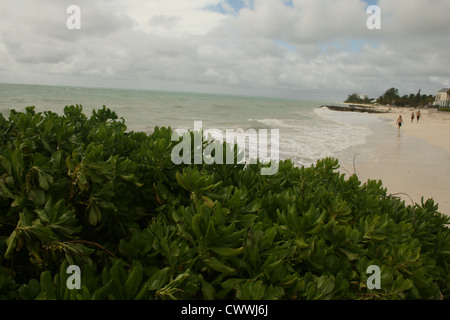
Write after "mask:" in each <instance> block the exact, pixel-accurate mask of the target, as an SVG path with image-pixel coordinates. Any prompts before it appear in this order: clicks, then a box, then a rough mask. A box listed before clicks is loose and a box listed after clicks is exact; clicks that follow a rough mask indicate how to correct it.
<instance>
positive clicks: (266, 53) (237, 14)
mask: <svg viewBox="0 0 450 320" xmlns="http://www.w3.org/2000/svg"><path fill="white" fill-rule="evenodd" d="M70 5H78V6H79V7H80V9H81V29H80V30H69V29H68V28H67V26H66V20H67V19H68V18H69V16H70V14H67V12H66V11H67V7H68V6H70ZM369 5H378V6H379V8H380V9H381V29H380V30H376V29H375V30H370V29H368V28H367V23H366V22H367V20H368V19H369V17H370V16H371V14H370V13H367V8H368V7H369ZM449 29H450V1H449V0H378V1H374V0H372V1H363V0H68V1H67V0H1V1H0V82H7V83H32V84H49V85H75V86H90V87H113V88H136V89H153V90H171V91H196V92H215V93H230V94H244V95H264V96H276V97H289V98H301V99H318V100H324V99H333V100H342V99H345V98H346V97H347V95H348V94H350V93H353V92H358V93H365V94H367V95H369V96H370V97H378V96H379V95H380V94H382V93H384V91H386V89H389V88H391V87H396V88H398V89H399V90H400V94H401V95H403V94H409V93H416V92H417V91H418V90H419V89H421V90H422V93H427V94H435V92H436V91H437V90H439V89H441V88H443V87H450V30H449Z"/></svg>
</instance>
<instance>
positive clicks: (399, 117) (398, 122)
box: [397, 115, 403, 132]
mask: <svg viewBox="0 0 450 320" xmlns="http://www.w3.org/2000/svg"><path fill="white" fill-rule="evenodd" d="M402 124H403V119H402V116H401V115H400V116H398V119H397V125H398V132H400V128H401V126H402Z"/></svg>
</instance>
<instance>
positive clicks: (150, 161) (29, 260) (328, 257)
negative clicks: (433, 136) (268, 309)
mask: <svg viewBox="0 0 450 320" xmlns="http://www.w3.org/2000/svg"><path fill="white" fill-rule="evenodd" d="M172 133H173V131H172V130H171V128H165V127H155V128H154V130H153V132H152V133H151V134H147V133H144V132H134V131H129V130H127V126H126V124H125V121H124V119H120V118H119V117H118V115H117V114H116V113H115V112H113V111H111V110H110V109H108V108H106V107H103V108H102V109H99V110H94V111H93V113H92V115H91V116H87V115H85V114H84V113H83V110H82V107H81V106H78V105H77V106H68V107H66V108H64V113H63V114H62V115H58V114H56V113H54V112H50V111H47V112H43V113H41V112H36V111H35V109H34V108H33V107H28V108H26V110H25V111H24V112H17V111H15V110H11V112H10V114H9V117H8V118H5V117H4V116H3V115H1V114H0V298H1V299H9V300H33V299H41V300H44V299H45V300H48V299H51V300H63V299H73V300H105V299H122V300H131V299H147V300H170V299H181V300H185V299H189V300H222V299H227V300H233V299H236V300H252V299H256V300H270V299H286V300H287V299H289V300H293V299H301V300H313V299H314V300H327V299H341V300H366V299H450V230H449V229H448V227H447V226H448V224H449V223H450V218H449V217H447V216H445V215H443V214H442V213H440V212H439V207H438V204H436V203H435V202H434V200H433V199H422V201H421V202H420V203H415V204H413V203H411V204H407V203H405V201H402V200H401V199H399V198H396V197H394V196H393V195H390V194H388V193H387V190H386V188H384V187H383V184H382V182H381V181H375V180H369V181H366V182H362V181H360V180H359V179H358V176H357V175H356V174H353V175H349V176H345V175H344V174H341V173H340V172H339V171H338V168H339V163H338V161H337V160H336V159H332V158H327V159H321V160H319V161H317V163H315V164H314V165H311V166H310V167H296V166H294V164H293V162H292V161H290V160H282V161H280V163H279V170H278V172H277V173H276V174H274V175H266V176H264V175H261V168H262V166H263V164H261V163H259V162H258V163H256V164H253V165H246V164H239V163H238V161H234V162H233V163H234V164H218V163H213V164H209V165H208V164H206V163H204V162H203V163H201V164H195V163H193V164H183V163H182V164H179V165H175V164H174V163H173V162H172V160H171V152H172V149H173V148H174V147H175V145H176V144H178V143H179V141H172V139H171V138H172ZM210 143H212V142H211V141H203V142H202V147H204V148H205V147H206V146H207V145H208V144H210ZM227 147H229V146H227V145H226V143H224V148H227ZM224 150H226V149H224ZM193 153H194V152H192V154H193ZM235 157H237V154H235ZM74 265H75V266H79V268H80V281H81V283H80V289H76V288H73V287H71V286H68V285H67V280H68V279H69V277H70V276H71V274H70V273H68V272H67V270H68V269H69V267H70V266H74ZM369 266H378V267H379V270H380V273H379V274H380V286H379V288H380V289H370V288H369V287H368V285H367V282H368V278H369V277H370V274H368V273H367V270H368V267H369Z"/></svg>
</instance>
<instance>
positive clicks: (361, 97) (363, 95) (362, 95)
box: [359, 94, 367, 100]
mask: <svg viewBox="0 0 450 320" xmlns="http://www.w3.org/2000/svg"><path fill="white" fill-rule="evenodd" d="M359 98H360V99H362V100H365V99H366V98H367V95H365V94H360V95H359Z"/></svg>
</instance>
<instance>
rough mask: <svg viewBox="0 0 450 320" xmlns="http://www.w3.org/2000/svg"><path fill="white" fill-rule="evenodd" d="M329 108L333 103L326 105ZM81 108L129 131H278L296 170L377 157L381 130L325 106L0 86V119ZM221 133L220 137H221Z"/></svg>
mask: <svg viewBox="0 0 450 320" xmlns="http://www.w3.org/2000/svg"><path fill="white" fill-rule="evenodd" d="M331 103H333V102H331ZM75 104H81V105H82V106H83V110H84V112H85V113H86V114H88V115H90V114H91V112H92V110H93V109H98V108H101V107H102V106H103V105H106V106H107V107H108V108H110V109H112V110H114V111H115V112H116V113H117V114H118V115H119V117H123V118H124V119H125V121H126V124H127V126H128V129H129V130H134V131H145V132H148V133H150V132H152V130H153V128H154V127H155V126H160V127H161V126H170V127H172V128H173V129H193V128H194V121H202V124H203V129H204V130H208V129H219V130H223V131H224V130H225V129H238V128H240V129H243V130H247V129H250V128H252V129H255V130H258V129H268V130H270V129H279V130H280V142H279V148H280V149H279V151H280V159H292V160H293V161H294V163H295V164H296V165H299V166H301V165H307V166H309V165H310V164H313V163H315V162H316V161H317V160H318V159H321V158H324V157H328V156H331V157H335V158H339V159H340V160H341V161H343V162H351V160H352V158H353V157H354V155H355V154H358V156H359V157H360V158H363V159H364V158H365V159H371V158H373V157H376V156H377V153H378V148H377V143H376V142H377V141H378V140H379V139H378V138H376V135H375V133H376V132H378V131H380V130H379V129H380V126H383V125H386V124H385V123H384V122H383V121H382V120H380V119H379V118H378V117H377V116H375V115H372V114H361V113H349V112H348V113H347V112H335V111H330V110H328V109H325V108H320V107H321V106H322V105H324V104H330V102H329V101H328V102H327V101H323V102H321V101H302V100H289V99H279V98H261V97H247V96H230V95H218V94H203V93H183V92H165V91H149V90H147V91H146V90H127V89H104V88H83V87H64V86H38V85H18V84H0V113H2V114H3V116H4V117H8V115H9V110H10V109H12V108H13V109H16V110H17V111H22V110H24V109H25V107H27V106H35V107H36V110H37V111H45V110H51V111H53V112H56V113H60V114H62V112H63V109H64V107H65V106H66V105H75ZM224 132H225V131H224Z"/></svg>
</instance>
